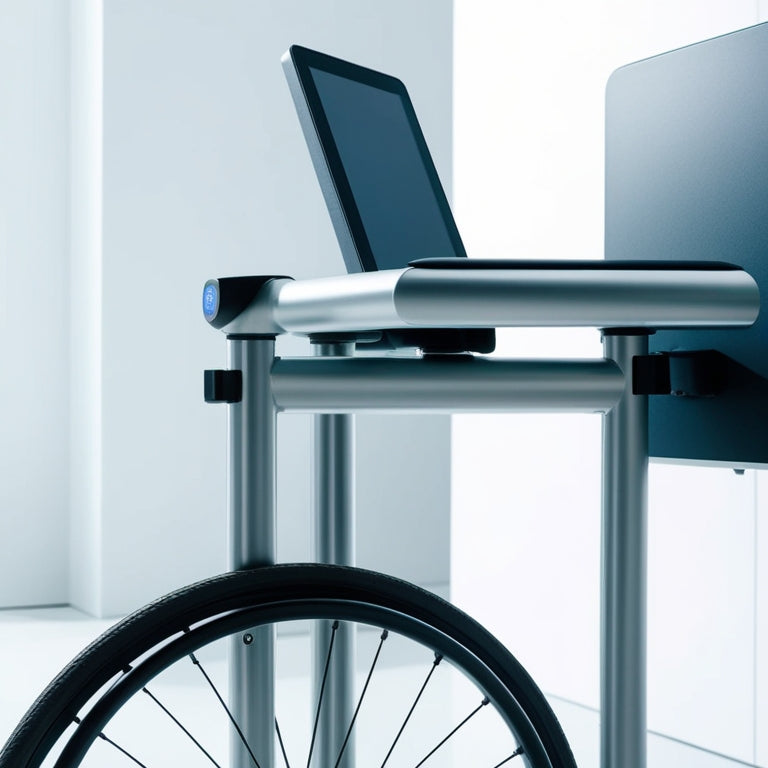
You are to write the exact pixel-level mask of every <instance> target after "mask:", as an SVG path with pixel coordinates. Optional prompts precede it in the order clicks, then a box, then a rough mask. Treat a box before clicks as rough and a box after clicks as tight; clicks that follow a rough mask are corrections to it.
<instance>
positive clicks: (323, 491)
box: [312, 344, 355, 768]
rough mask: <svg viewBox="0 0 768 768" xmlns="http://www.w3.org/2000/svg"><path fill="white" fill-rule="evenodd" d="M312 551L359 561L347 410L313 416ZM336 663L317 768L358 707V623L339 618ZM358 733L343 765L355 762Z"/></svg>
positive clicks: (318, 659)
mask: <svg viewBox="0 0 768 768" xmlns="http://www.w3.org/2000/svg"><path fill="white" fill-rule="evenodd" d="M313 351H314V353H315V354H316V355H317V356H319V357H336V356H343V355H347V356H349V355H352V354H354V351H355V345H354V344H315V345H313ZM313 433H314V434H313V450H312V481H313V488H312V502H313V508H312V551H313V554H314V558H315V560H316V561H317V562H319V563H331V564H334V565H354V564H355V423H354V416H351V415H347V414H333V415H328V414H321V415H318V416H315V417H314V419H313ZM331 623H332V622H330V621H322V622H321V621H317V622H314V624H313V627H312V648H313V653H312V690H313V693H314V695H313V701H314V702H317V701H318V700H319V698H320V689H321V686H322V682H323V671H324V667H325V661H326V658H327V656H328V645H329V641H330V638H331V633H332V628H331ZM333 655H334V661H333V664H332V665H331V666H330V668H329V670H328V675H327V678H326V682H325V691H324V694H323V706H322V708H321V709H320V720H319V723H318V729H317V741H316V743H315V748H314V751H313V754H312V760H313V765H314V766H315V768H324V767H325V766H335V765H336V761H337V758H338V754H339V749H340V748H341V745H342V744H343V743H344V737H345V736H346V732H347V728H348V726H349V724H350V723H351V722H352V715H353V712H354V706H355V699H354V694H355V634H354V627H353V626H352V625H350V624H348V623H346V622H340V624H339V626H338V629H337V630H336V633H335V637H334V650H333ZM354 739H355V735H354V731H353V733H352V735H351V736H350V740H349V743H348V744H347V748H346V749H345V751H344V755H343V757H342V760H341V763H339V768H353V766H354V753H355V749H354V746H355V745H354Z"/></svg>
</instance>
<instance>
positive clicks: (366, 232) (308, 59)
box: [283, 45, 466, 272]
mask: <svg viewBox="0 0 768 768" xmlns="http://www.w3.org/2000/svg"><path fill="white" fill-rule="evenodd" d="M283 67H284V69H285V73H286V77H287V78H288V83H289V86H290V88H291V93H292V95H293V99H294V102H295V104H296V109H297V112H298V114H299V119H300V121H301V125H302V128H303V130H304V136H305V138H306V140H307V144H308V145H309V149H310V154H311V156H312V160H313V162H314V165H315V171H316V173H317V175H318V179H319V181H320V186H321V187H322V190H323V194H324V195H325V200H326V203H327V205H328V210H329V212H330V215H331V219H332V221H333V225H334V228H335V230H336V235H337V237H338V239H339V244H340V246H341V251H342V254H343V256H344V261H345V263H346V266H347V270H348V271H349V272H360V271H366V272H367V271H373V270H377V269H397V268H401V267H405V266H406V265H407V264H408V262H409V261H412V260H413V259H418V258H435V257H464V256H466V253H465V251H464V246H463V245H462V242H461V237H460V236H459V232H458V229H457V228H456V223H455V222H454V220H453V215H452V214H451V210H450V207H449V205H448V200H447V199H446V197H445V192H444V191H443V188H442V185H441V184H440V179H439V178H438V175H437V170H436V169H435V165H434V163H433V161H432V158H431V156H430V154H429V149H428V148H427V144H426V141H425V140H424V135H423V134H422V131H421V127H420V126H419V122H418V120H417V118H416V113H415V112H414V109H413V105H412V104H411V100H410V98H409V96H408V92H407V91H406V89H405V86H404V85H403V83H402V82H401V81H400V80H398V79H397V78H395V77H391V76H389V75H385V74H382V73H381V72H376V71H374V70H371V69H367V68H366V67H361V66H358V65H356V64H351V63H350V62H347V61H343V60H342V59H337V58H335V57H333V56H328V55H326V54H323V53H319V52H317V51H312V50H309V49H308V48H302V47H301V46H298V45H294V46H291V48H290V49H289V50H288V52H287V53H286V54H285V55H284V56H283Z"/></svg>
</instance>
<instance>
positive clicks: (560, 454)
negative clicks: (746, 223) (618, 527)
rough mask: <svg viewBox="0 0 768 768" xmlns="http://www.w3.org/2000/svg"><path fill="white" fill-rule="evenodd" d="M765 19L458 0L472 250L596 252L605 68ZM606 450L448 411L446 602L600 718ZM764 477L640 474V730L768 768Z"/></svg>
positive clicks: (750, 7)
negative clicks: (644, 536) (643, 636)
mask: <svg viewBox="0 0 768 768" xmlns="http://www.w3.org/2000/svg"><path fill="white" fill-rule="evenodd" d="M760 5H762V7H760ZM766 13H768V7H766V4H765V3H762V4H758V3H757V2H756V0H709V2H700V0H696V1H694V0H663V1H662V0H632V2H626V3H620V4H619V3H608V4H606V3H603V2H598V0H585V1H584V2H580V3H569V2H548V3H539V4H534V3H525V4H519V3H514V4H505V5H502V4H499V3H496V2H491V0H480V1H478V0H472V2H470V1H469V0H458V2H457V3H456V16H455V82H456V89H455V111H454V115H455V164H454V170H455V197H454V199H455V208H456V213H457V219H458V221H459V226H460V228H461V231H462V234H463V236H464V239H465V243H466V245H467V248H468V251H469V253H470V255H474V256H485V255H491V256H516V257H528V258H601V257H602V227H603V119H604V105H603V99H604V87H605V82H606V80H607V78H608V76H609V74H610V73H611V71H612V70H613V69H615V68H616V67H617V66H620V65H622V64H625V63H628V62H630V61H633V60H636V59H639V58H642V57H645V56H649V55H652V54H655V53H659V52H662V51H664V50H668V49H670V48H674V47H677V46H679V45H682V44H686V43H690V42H694V41H696V40H701V39H705V38H707V37H711V36H713V35H716V34H720V33H723V32H727V31H730V30H733V29H737V28H740V27H744V26H748V25H750V24H754V23H756V22H757V21H759V20H761V19H764V18H766ZM499 353H500V354H505V355H541V354H553V355H558V354H559V355H568V356H572V355H587V356H597V355H600V354H601V350H600V344H599V338H598V334H597V333H596V332H593V331H586V332H573V331H566V332H561V331H546V332H545V331H523V332H505V333H503V334H501V335H500V344H499ZM599 442H600V424H599V418H598V417H589V416H573V417H565V418H563V417H553V416H505V417H503V418H487V417H458V418H454V420H453V513H452V535H453V542H454V543H453V547H452V553H451V554H452V567H451V587H452V595H453V597H454V599H455V600H456V601H457V602H458V603H459V604H460V605H462V606H463V607H465V608H466V609H467V610H469V612H470V613H472V614H474V615H476V616H478V617H479V618H480V619H481V620H483V621H485V622H486V623H487V624H488V625H489V626H490V627H492V628H493V629H494V631H496V632H497V633H498V634H499V635H500V636H501V638H502V639H503V640H504V641H505V642H507V644H508V645H509V646H510V648H511V649H512V650H513V652H514V653H515V654H516V655H518V656H519V658H520V660H521V661H522V662H523V664H525V665H526V666H527V667H528V668H529V670H530V671H531V672H532V674H533V676H534V678H535V679H537V680H538V681H539V682H540V684H541V685H542V687H543V688H544V689H545V690H547V691H548V692H551V693H553V694H555V695H557V696H560V697H562V698H565V699H568V700H571V701H575V702H578V703H581V704H584V705H586V706H588V707H594V708H596V707H598V706H599V680H598V661H599V647H598V643H599V541H600V488H599V483H600V467H599ZM764 484H765V483H764V478H763V477H762V475H761V474H760V473H758V472H755V471H747V472H746V473H745V474H744V475H743V476H737V475H735V474H734V473H733V472H732V471H730V470H727V469H712V468H695V467H681V466H662V465H657V464H654V465H652V467H651V473H650V530H649V538H650V542H649V567H650V579H649V628H648V629H649V681H648V685H649V687H648V693H649V713H648V714H649V727H650V728H651V729H653V730H655V731H657V732H660V733H663V734H667V735H669V736H672V737H674V738H677V739H680V740H682V741H684V742H687V743H690V744H694V745H698V746H699V747H702V748H705V749H708V750H712V751H715V752H719V753H722V754H726V755H729V756H731V757H734V758H738V759H741V760H744V761H747V762H757V763H760V764H765V763H766V762H768V738H767V737H766V731H768V729H766V728H765V723H766V722H768V658H766V657H768V652H765V650H764V649H765V648H767V647H768V579H767V578H766V572H768V556H766V551H768V550H766V546H765V545H766V544H768V540H767V539H766V532H765V531H766V527H768V517H766V514H767V513H766V511H765V510H766V508H768V506H767V505H768V501H766V495H767V494H768V488H765V487H764ZM578 758H579V754H577V760H578ZM693 761H694V762H693V764H695V757H694V758H693ZM588 762H589V760H587V763H588Z"/></svg>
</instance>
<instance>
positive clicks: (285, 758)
mask: <svg viewBox="0 0 768 768" xmlns="http://www.w3.org/2000/svg"><path fill="white" fill-rule="evenodd" d="M275 730H276V731H277V740H278V741H279V742H280V749H281V750H282V752H283V760H285V768H291V766H290V765H288V755H287V754H286V753H285V744H283V735H282V734H281V733H280V726H279V725H278V724H277V718H275Z"/></svg>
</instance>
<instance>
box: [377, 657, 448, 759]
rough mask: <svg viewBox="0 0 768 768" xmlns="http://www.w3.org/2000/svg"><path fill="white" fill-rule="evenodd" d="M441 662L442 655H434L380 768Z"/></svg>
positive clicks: (393, 747) (392, 749) (390, 752)
mask: <svg viewBox="0 0 768 768" xmlns="http://www.w3.org/2000/svg"><path fill="white" fill-rule="evenodd" d="M442 660H443V656H442V654H440V653H436V654H435V660H434V661H433V662H432V666H431V667H430V668H429V673H428V674H427V677H426V680H424V683H423V684H422V686H421V689H420V690H419V692H418V694H416V700H415V701H414V702H413V705H412V706H411V708H410V710H409V711H408V714H407V715H406V716H405V720H404V721H403V724H402V725H401V726H400V730H399V731H398V732H397V736H395V740H394V741H393V742H392V746H391V747H390V748H389V752H387V756H386V757H385V758H384V762H383V763H382V764H381V768H384V766H385V765H386V764H387V760H389V757H390V755H391V754H392V752H393V751H394V749H395V745H396V744H397V742H398V741H399V740H400V736H402V734H403V731H404V730H405V726H406V725H408V721H409V720H410V719H411V715H412V714H413V711H414V710H415V709H416V705H417V704H418V703H419V699H420V698H421V694H422V693H424V690H425V689H426V687H427V685H428V683H429V681H430V679H431V677H432V673H433V672H434V671H435V670H436V669H437V665H438V664H439V663H440V662H441V661H442Z"/></svg>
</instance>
